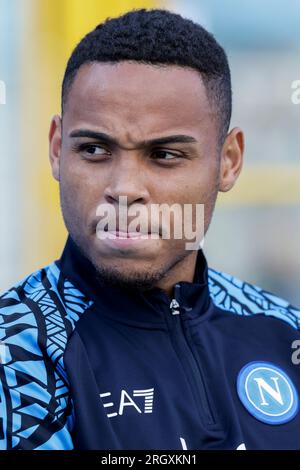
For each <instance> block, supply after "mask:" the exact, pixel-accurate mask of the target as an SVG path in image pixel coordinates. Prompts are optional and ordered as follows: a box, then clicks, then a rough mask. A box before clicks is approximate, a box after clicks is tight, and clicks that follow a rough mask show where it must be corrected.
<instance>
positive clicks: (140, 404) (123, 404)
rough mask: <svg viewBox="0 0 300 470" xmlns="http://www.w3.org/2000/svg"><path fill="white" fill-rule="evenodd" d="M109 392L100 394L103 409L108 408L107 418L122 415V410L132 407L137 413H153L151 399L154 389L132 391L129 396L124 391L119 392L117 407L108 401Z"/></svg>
mask: <svg viewBox="0 0 300 470" xmlns="http://www.w3.org/2000/svg"><path fill="white" fill-rule="evenodd" d="M110 397H111V392H104V393H100V398H101V400H102V403H103V406H104V408H108V411H109V413H107V417H108V418H114V417H115V416H118V415H121V416H122V415H123V414H124V410H125V409H126V408H128V407H133V408H134V409H135V410H136V411H137V413H140V414H142V413H152V411H153V398H154V388H149V389H147V390H133V392H132V393H131V395H130V394H129V393H128V392H126V390H121V395H120V399H119V400H118V402H117V405H116V404H115V403H114V402H112V401H110V400H111V399H110Z"/></svg>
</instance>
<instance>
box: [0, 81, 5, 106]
mask: <svg viewBox="0 0 300 470" xmlns="http://www.w3.org/2000/svg"><path fill="white" fill-rule="evenodd" d="M5 103H6V86H5V83H4V82H3V80H0V104H5Z"/></svg>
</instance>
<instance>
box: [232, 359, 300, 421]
mask: <svg viewBox="0 0 300 470" xmlns="http://www.w3.org/2000/svg"><path fill="white" fill-rule="evenodd" d="M237 393H238V396H239V398H240V400H241V402H242V403H243V405H244V406H245V408H246V409H247V410H248V411H249V413H250V414H251V415H252V416H254V417H255V418H256V419H258V420H259V421H262V422H263V423H267V424H273V425H276V424H284V423H287V422H288V421H291V420H292V419H293V418H294V416H295V415H296V414H297V412H298V409H299V399H298V394H297V391H296V388H295V386H294V384H293V382H292V381H291V379H290V378H289V376H288V375H287V374H286V373H285V372H284V371H283V370H282V369H280V368H279V367H277V366H275V365H274V364H271V363H270V362H250V363H249V364H246V365H245V366H244V367H243V368H242V369H241V370H240V372H239V375H238V378H237Z"/></svg>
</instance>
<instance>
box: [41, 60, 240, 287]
mask: <svg viewBox="0 0 300 470" xmlns="http://www.w3.org/2000/svg"><path fill="white" fill-rule="evenodd" d="M214 113H215V110H214V109H213V108H212V106H211V103H210V102H209V101H208V98H207V94H206V90H205V86H204V84H203V82H202V80H201V77H200V75H199V73H198V72H197V71H196V70H193V69H188V68H183V67H176V66H164V67H158V66H153V65H145V64H141V63H134V62H126V61H125V62H120V63H116V64H108V63H93V64H89V65H84V66H82V67H81V68H80V69H79V71H78V73H77V75H76V77H75V80H74V82H73V84H72V85H71V89H70V91H69V94H68V97H67V102H66V106H65V111H64V116H63V122H62V129H61V125H60V119H59V117H58V116H56V117H54V118H53V121H52V125H51V130H50V157H51V164H52V171H53V175H54V177H55V178H56V179H58V180H59V182H60V193H61V206H62V211H63V216H64V220H65V224H66V227H67V229H68V231H69V233H70V235H71V236H72V238H73V239H74V241H75V242H76V243H77V245H78V246H79V247H80V248H81V250H82V251H83V252H84V253H85V255H86V256H87V257H88V258H89V259H90V260H91V261H92V263H93V264H94V265H95V266H96V267H97V269H98V270H99V272H100V273H101V274H102V275H104V276H106V277H108V278H109V279H111V280H112V281H114V280H116V281H120V282H124V283H126V284H133V285H137V283H138V284H139V285H145V286H146V285H147V286H152V285H158V286H160V285H161V286H163V285H164V282H168V281H167V280H169V281H170V280H171V279H173V281H174V282H176V280H178V279H177V278H178V274H179V278H181V279H182V280H184V278H186V279H185V280H189V278H190V277H191V273H192V272H193V269H194V266H195V259H196V255H197V251H190V250H186V241H187V240H186V239H185V238H182V239H174V237H173V238H171V239H165V238H163V237H162V236H159V238H158V239H153V238H145V239H141V238H135V239H134V238H131V239H125V240H124V239H115V240H112V239H110V240H108V239H105V240H103V239H99V236H97V231H96V228H97V223H98V222H99V213H98V215H97V208H98V207H99V205H101V204H104V203H106V204H110V205H111V206H113V207H114V208H115V209H116V211H117V213H118V210H119V209H120V206H119V205H118V204H119V197H120V196H127V204H128V209H129V208H130V207H133V204H142V205H143V206H145V208H146V209H147V212H148V214H149V215H150V212H151V205H152V204H163V203H165V204H168V205H169V206H171V205H172V204H175V203H178V204H180V205H181V206H183V205H184V204H193V205H195V204H204V207H205V221H204V230H205V232H206V230H207V228H208V226H209V223H210V220H211V217H212V213H213V209H214V205H215V201H216V197H217V192H218V191H219V190H221V191H227V190H228V189H230V188H231V187H232V186H233V184H234V181H235V179H236V178H237V176H238V173H239V171H240V168H241V162H242V157H241V155H242V147H243V142H242V141H243V139H242V135H241V132H240V131H239V130H238V129H234V130H233V131H232V133H231V134H229V136H228V137H227V139H226V142H225V144H224V146H223V150H222V152H221V154H220V151H219V149H218V144H217V142H218V137H219V127H218V121H217V119H216V116H215V114H214ZM79 131H80V132H79ZM86 131H87V132H86ZM88 132H89V133H91V132H93V133H97V134H100V133H101V134H105V135H106V136H109V138H110V140H111V142H110V140H109V139H107V138H106V137H105V136H102V137H101V136H96V135H95V136H92V135H91V134H88ZM85 135H86V136H85ZM170 136H188V137H189V139H186V140H190V141H189V142H167V141H165V142H164V143H160V144H159V143H149V141H152V140H154V139H161V138H167V137H170ZM129 219H130V217H129V218H128V223H130V220H129ZM117 222H118V221H117ZM150 222H151V220H150V217H149V224H150ZM194 222H195V221H194ZM150 228H151V227H150V226H149V230H150ZM161 229H162V227H161V226H160V227H157V231H158V232H160V230H161ZM171 233H172V231H171ZM98 235H99V234H98ZM121 235H122V234H121ZM160 235H161V233H160ZM176 273H177V275H176Z"/></svg>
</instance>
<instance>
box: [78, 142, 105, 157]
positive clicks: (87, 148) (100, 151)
mask: <svg viewBox="0 0 300 470" xmlns="http://www.w3.org/2000/svg"><path fill="white" fill-rule="evenodd" d="M80 150H81V151H82V152H85V153H87V154H88V155H92V156H94V155H96V156H98V155H105V154H107V150H106V149H105V148H103V147H101V145H96V144H84V145H82V146H81V148H80Z"/></svg>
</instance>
